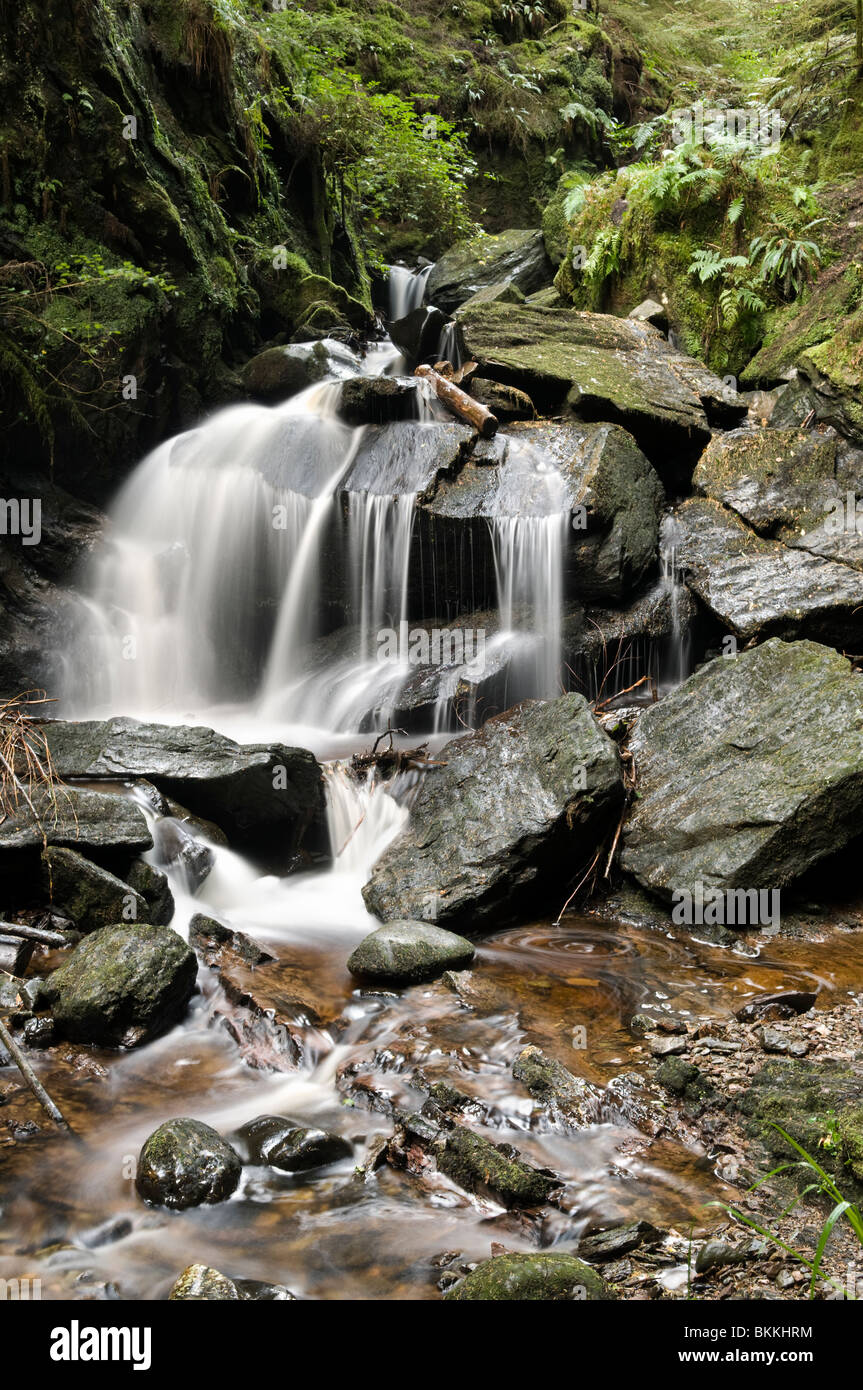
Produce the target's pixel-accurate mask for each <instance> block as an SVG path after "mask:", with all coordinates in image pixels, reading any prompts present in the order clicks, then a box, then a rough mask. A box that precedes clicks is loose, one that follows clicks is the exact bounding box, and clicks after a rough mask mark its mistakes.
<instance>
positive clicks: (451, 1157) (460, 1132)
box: [434, 1125, 560, 1207]
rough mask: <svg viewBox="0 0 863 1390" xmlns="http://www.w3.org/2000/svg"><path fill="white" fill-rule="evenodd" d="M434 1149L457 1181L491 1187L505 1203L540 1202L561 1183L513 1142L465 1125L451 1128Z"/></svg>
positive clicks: (478, 1188)
mask: <svg viewBox="0 0 863 1390" xmlns="http://www.w3.org/2000/svg"><path fill="white" fill-rule="evenodd" d="M434 1149H435V1158H436V1159H437V1166H438V1168H439V1169H440V1171H441V1172H442V1173H445V1174H446V1176H447V1177H448V1178H451V1179H452V1181H453V1182H454V1183H457V1184H458V1186H459V1187H463V1188H464V1190H465V1191H466V1192H482V1191H484V1190H486V1189H488V1191H489V1192H491V1193H493V1195H494V1196H495V1197H497V1198H498V1200H499V1201H501V1202H502V1203H503V1204H504V1206H508V1207H534V1206H539V1205H541V1204H542V1203H543V1202H547V1201H548V1199H549V1197H550V1196H551V1194H552V1192H554V1191H556V1189H557V1188H558V1187H560V1180H559V1179H558V1178H555V1177H552V1176H550V1175H549V1174H547V1173H543V1172H540V1170H539V1169H538V1168H534V1167H533V1166H532V1165H530V1164H528V1163H524V1162H523V1161H522V1160H521V1159H520V1158H519V1157H518V1151H517V1150H516V1149H513V1148H512V1145H510V1144H501V1145H495V1144H493V1143H492V1142H491V1140H490V1139H486V1138H485V1137H484V1135H482V1134H477V1133H476V1132H475V1131H474V1130H471V1129H466V1128H465V1127H464V1126H463V1125H457V1126H456V1127H455V1128H454V1129H452V1130H450V1131H449V1132H448V1133H447V1134H446V1135H445V1137H444V1139H443V1140H442V1142H440V1143H437V1144H436V1145H435V1146H434ZM512 1155H515V1157H513V1156H512Z"/></svg>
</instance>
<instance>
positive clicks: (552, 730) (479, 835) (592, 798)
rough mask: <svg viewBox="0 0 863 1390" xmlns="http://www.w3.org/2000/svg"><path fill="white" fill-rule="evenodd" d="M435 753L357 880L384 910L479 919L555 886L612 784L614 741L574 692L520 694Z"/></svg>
mask: <svg viewBox="0 0 863 1390" xmlns="http://www.w3.org/2000/svg"><path fill="white" fill-rule="evenodd" d="M437 761H438V762H439V763H441V764H443V765H442V766H439V767H433V768H431V769H430V770H429V771H428V772H425V773H424V774H423V778H422V782H421V785H420V789H419V793H418V795H417V798H416V801H415V802H414V805H413V807H412V810H411V818H410V822H409V824H408V826H407V829H406V830H405V831H404V832H403V833H402V834H401V835H400V836H399V838H398V839H397V840H395V841H394V842H393V844H391V845H390V846H389V848H388V849H387V850H385V851H384V854H383V855H382V856H381V858H380V859H379V860H378V863H377V864H376V865H375V868H374V870H373V871H372V876H371V878H370V880H369V882H368V883H367V884H366V886H365V888H364V889H363V896H364V898H365V901H366V905H367V906H368V908H369V910H370V911H371V912H373V913H375V914H376V915H377V916H378V917H380V918H382V919H383V920H385V921H393V920H405V919H406V918H410V919H416V920H427V921H428V920H431V921H435V922H439V923H446V924H447V925H449V924H450V923H460V924H464V927H465V928H467V929H474V930H478V929H480V930H481V929H482V928H483V927H484V926H485V925H486V924H487V923H489V922H492V923H496V922H498V921H499V920H500V919H501V917H502V916H506V915H507V914H510V915H511V914H514V913H516V912H517V911H518V909H519V907H520V906H521V905H523V903H524V902H525V901H526V900H528V899H529V900H530V902H531V904H532V906H533V907H534V908H536V907H538V906H539V900H540V899H543V900H545V899H548V898H549V897H557V896H559V894H560V891H561V889H562V887H563V886H564V885H565V884H566V883H567V882H568V881H569V880H570V879H571V878H572V876H573V875H574V874H575V872H576V871H577V869H578V867H579V865H581V864H582V863H583V862H584V861H586V860H589V859H590V857H591V854H592V853H593V851H594V849H595V847H596V844H597V842H598V840H599V838H600V837H601V836H602V835H603V834H604V833H605V831H606V829H607V828H608V824H609V821H610V818H611V817H612V816H613V814H614V812H615V810H616V809H617V807H618V806H619V804H620V801H621V798H622V795H623V788H622V782H621V773H620V758H619V755H618V752H617V748H616V746H615V745H614V743H613V742H612V741H611V739H610V738H609V737H608V736H607V735H606V734H604V733H603V732H602V730H601V729H600V728H599V725H598V724H597V723H596V721H595V719H594V718H593V715H592V714H591V712H590V710H589V708H588V706H587V703H586V701H585V700H584V699H583V698H582V697H581V696H580V695H573V694H571V695H564V696H562V697H561V698H560V699H559V700H552V701H549V702H548V703H543V702H541V701H538V700H527V701H525V702H524V703H523V704H521V705H518V706H516V707H515V708H514V709H512V710H509V711H508V712H507V713H506V714H503V715H499V716H498V717H497V718H496V719H492V720H489V722H488V723H487V724H485V725H484V726H483V727H482V729H480V730H479V731H477V732H476V733H471V734H467V735H465V736H464V737H463V738H458V739H453V740H452V742H450V743H447V744H445V746H444V748H443V749H442V750H441V751H440V753H439V754H438V755H437Z"/></svg>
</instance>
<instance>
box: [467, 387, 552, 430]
mask: <svg viewBox="0 0 863 1390" xmlns="http://www.w3.org/2000/svg"><path fill="white" fill-rule="evenodd" d="M470 394H471V395H472V396H473V398H474V400H475V401H479V403H480V405H484V406H485V408H486V410H490V411H491V413H492V415H496V416H497V418H498V420H500V421H501V423H502V424H506V423H507V421H510V420H535V419H536V406H535V405H534V403H533V401H532V400H531V399H530V396H529V395H528V394H527V392H526V391H519V390H518V388H517V387H516V386H503V385H502V384H501V383H500V382H499V381H487V380H486V379H485V378H484V377H474V379H473V381H472V382H471V384H470Z"/></svg>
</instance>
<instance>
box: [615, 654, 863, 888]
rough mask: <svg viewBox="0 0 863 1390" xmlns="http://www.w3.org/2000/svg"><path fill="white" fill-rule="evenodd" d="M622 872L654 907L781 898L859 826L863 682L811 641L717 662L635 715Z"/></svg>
mask: <svg viewBox="0 0 863 1390" xmlns="http://www.w3.org/2000/svg"><path fill="white" fill-rule="evenodd" d="M630 746H631V749H632V752H633V755H634V760H635V768H636V773H637V787H638V798H637V800H636V801H635V802H634V804H633V809H632V812H631V814H630V816H629V819H628V822H627V824H626V826H625V828H624V832H623V850H622V854H621V864H622V867H623V868H624V869H625V870H626V871H627V872H628V873H632V874H634V876H635V877H636V878H637V879H638V881H639V882H640V883H641V884H642V885H643V886H644V887H645V888H648V889H650V890H651V891H652V892H654V893H656V894H658V895H659V896H660V897H662V898H665V899H668V898H670V897H671V895H672V893H673V892H675V891H676V890H681V889H685V890H687V891H689V892H694V891H695V890H696V887H697V885H698V884H702V885H703V887H704V890H705V891H706V890H708V889H718V890H721V891H723V892H724V891H728V890H732V889H738V888H739V889H757V890H759V891H765V890H768V889H772V888H781V887H783V886H785V885H786V884H788V883H790V882H792V881H793V880H794V879H795V878H797V877H799V876H800V875H801V874H803V873H804V872H805V871H806V869H808V868H809V867H810V865H812V864H814V863H817V862H818V860H819V859H821V858H823V857H824V856H827V855H830V854H832V853H834V852H835V851H836V850H838V849H841V848H842V847H843V846H844V845H846V844H848V843H849V842H850V841H851V840H852V839H853V838H854V836H855V835H857V834H858V833H859V828H860V818H861V814H863V681H861V678H860V676H859V675H856V674H855V673H854V672H853V671H852V669H851V666H850V663H849V662H848V661H847V660H846V659H845V658H844V657H841V656H839V655H838V654H837V653H836V652H835V651H833V650H831V649H830V648H828V647H821V646H817V645H815V644H814V643H812V642H795V643H785V642H780V641H778V640H775V639H774V640H771V641H769V642H766V643H765V644H764V645H762V646H760V647H755V648H754V649H753V650H751V651H747V652H743V653H742V654H741V655H739V656H737V657H736V658H733V659H729V658H723V657H719V658H718V659H717V660H715V661H712V662H710V663H708V664H707V665H706V666H704V667H702V668H701V670H699V671H697V672H696V674H695V675H693V676H690V678H689V680H688V681H686V682H685V683H684V684H683V685H682V686H681V687H680V688H679V689H678V690H676V691H674V692H673V694H671V695H668V696H667V697H666V698H665V699H664V700H663V701H661V702H660V703H659V704H656V705H653V706H652V707H651V708H650V709H648V710H647V711H646V712H645V713H644V714H643V715H642V717H641V719H640V720H639V722H638V725H637V726H636V729H635V732H634V734H633V735H632V739H631V744H630Z"/></svg>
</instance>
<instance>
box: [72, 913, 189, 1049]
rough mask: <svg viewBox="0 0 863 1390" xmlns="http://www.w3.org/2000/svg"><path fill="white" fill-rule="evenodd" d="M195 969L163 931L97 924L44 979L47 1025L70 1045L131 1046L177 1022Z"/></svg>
mask: <svg viewBox="0 0 863 1390" xmlns="http://www.w3.org/2000/svg"><path fill="white" fill-rule="evenodd" d="M197 972H198V967H197V962H196V960H195V953H194V951H191V950H190V949H189V947H188V946H187V945H186V943H185V941H184V940H183V938H182V937H181V936H178V935H177V933H176V932H175V931H172V930H171V928H170V927H154V926H150V925H149V924H143V925H142V924H136V925H134V926H128V925H126V924H123V925H119V924H118V925H115V926H110V927H102V928H101V929H100V930H99V931H95V932H93V933H92V935H90V936H87V937H85V938H84V940H83V941H82V942H81V943H80V945H78V946H76V947H75V950H74V951H73V952H72V955H71V956H70V958H69V960H68V961H67V962H66V964H65V965H61V966H60V968H59V969H58V970H55V971H54V973H53V975H51V976H50V977H49V979H48V984H47V992H48V997H49V999H50V1003H51V1010H52V1013H53V1015H54V1022H55V1024H56V1025H57V1029H58V1032H60V1033H62V1034H63V1036H64V1037H67V1038H70V1039H71V1040H72V1041H74V1042H94V1043H104V1044H107V1045H109V1046H114V1047H137V1046H138V1045H139V1044H141V1043H144V1042H148V1041H149V1040H150V1039H151V1038H153V1037H156V1036H157V1035H158V1034H159V1033H161V1032H163V1031H164V1029H165V1028H167V1027H168V1026H169V1025H170V1024H172V1023H175V1022H176V1021H177V1019H179V1018H181V1017H182V1015H183V1013H184V1012H185V1009H186V1005H187V1004H188V1002H189V999H190V998H191V996H192V992H193V990H194V988H195V978H196V976H197Z"/></svg>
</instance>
